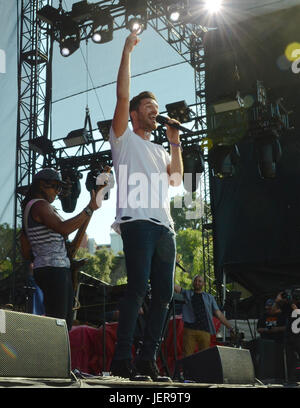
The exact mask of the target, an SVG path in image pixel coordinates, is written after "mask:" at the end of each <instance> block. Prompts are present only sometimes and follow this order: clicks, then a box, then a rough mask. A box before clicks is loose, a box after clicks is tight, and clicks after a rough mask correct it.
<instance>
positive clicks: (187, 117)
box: [166, 101, 192, 123]
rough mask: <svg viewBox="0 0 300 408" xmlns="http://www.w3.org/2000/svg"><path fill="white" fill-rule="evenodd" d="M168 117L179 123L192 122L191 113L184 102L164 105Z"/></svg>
mask: <svg viewBox="0 0 300 408" xmlns="http://www.w3.org/2000/svg"><path fill="white" fill-rule="evenodd" d="M166 109H167V112H168V115H169V116H170V117H171V118H172V119H176V120H178V121H179V122H180V123H187V122H190V121H191V120H192V111H191V109H190V108H189V107H188V106H187V104H186V102H185V101H179V102H174V103H169V104H168V105H166Z"/></svg>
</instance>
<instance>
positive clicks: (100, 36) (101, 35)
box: [92, 30, 113, 44]
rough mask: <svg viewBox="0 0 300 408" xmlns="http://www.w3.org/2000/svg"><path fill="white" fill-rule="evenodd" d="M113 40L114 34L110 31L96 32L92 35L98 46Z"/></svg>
mask: <svg viewBox="0 0 300 408" xmlns="http://www.w3.org/2000/svg"><path fill="white" fill-rule="evenodd" d="M112 39H113V32H112V31H108V30H98V31H94V33H93V35H92V40H93V41H94V43H96V44H104V43H107V42H109V41H112Z"/></svg>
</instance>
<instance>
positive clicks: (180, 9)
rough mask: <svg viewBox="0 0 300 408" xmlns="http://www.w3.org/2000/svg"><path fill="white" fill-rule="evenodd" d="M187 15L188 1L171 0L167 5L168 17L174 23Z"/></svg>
mask: <svg viewBox="0 0 300 408" xmlns="http://www.w3.org/2000/svg"><path fill="white" fill-rule="evenodd" d="M186 15H187V2H186V1H178V0H177V1H176V0H169V5H167V18H168V20H170V21H172V23H177V22H178V21H179V20H182V18H183V17H186Z"/></svg>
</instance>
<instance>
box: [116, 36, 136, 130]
mask: <svg viewBox="0 0 300 408" xmlns="http://www.w3.org/2000/svg"><path fill="white" fill-rule="evenodd" d="M139 41H140V38H139V37H137V35H136V33H131V34H130V35H129V36H128V37H127V38H126V41H125V45H124V49H123V53H122V58H121V63H120V67H119V72H118V79H117V104H116V108H115V113H114V117H113V120H112V128H113V131H114V134H115V136H116V137H120V136H122V135H123V133H124V132H125V130H126V129H127V126H128V116H129V100H130V75H131V70H130V67H131V53H132V51H133V49H134V47H135V46H136V45H137V44H138V43H139Z"/></svg>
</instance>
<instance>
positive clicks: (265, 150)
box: [254, 135, 282, 179]
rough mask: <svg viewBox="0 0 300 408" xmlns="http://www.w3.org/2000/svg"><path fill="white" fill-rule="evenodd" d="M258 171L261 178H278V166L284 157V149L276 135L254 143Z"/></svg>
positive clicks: (259, 139)
mask: <svg viewBox="0 0 300 408" xmlns="http://www.w3.org/2000/svg"><path fill="white" fill-rule="evenodd" d="M254 145H255V150H256V155H257V162H258V171H259V174H260V177H261V178H264V179H272V178H274V177H276V164H277V163H278V161H279V160H280V158H281V156H282V149H281V145H280V142H279V139H278V137H276V136H275V135H271V136H266V137H262V138H258V139H257V140H255V141H254Z"/></svg>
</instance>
